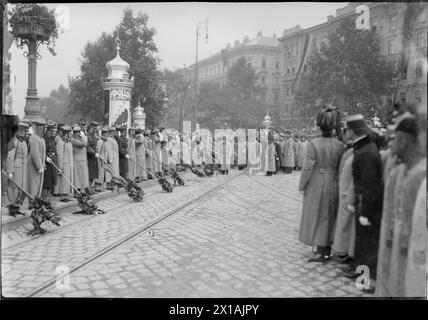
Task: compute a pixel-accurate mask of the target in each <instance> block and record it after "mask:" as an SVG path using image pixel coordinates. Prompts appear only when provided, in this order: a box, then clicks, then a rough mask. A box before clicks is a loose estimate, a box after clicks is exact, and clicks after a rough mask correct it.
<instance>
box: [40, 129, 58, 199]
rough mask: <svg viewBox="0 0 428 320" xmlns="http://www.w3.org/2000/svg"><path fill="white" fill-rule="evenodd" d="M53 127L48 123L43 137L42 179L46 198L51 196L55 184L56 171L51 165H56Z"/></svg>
mask: <svg viewBox="0 0 428 320" xmlns="http://www.w3.org/2000/svg"><path fill="white" fill-rule="evenodd" d="M54 127H55V125H54V124H53V123H52V122H50V123H48V124H47V126H46V131H45V133H44V136H43V139H44V140H45V146H46V160H47V162H46V170H45V171H44V177H43V192H44V194H45V195H46V196H48V195H52V194H53V191H54V187H55V185H56V182H57V172H56V171H57V170H56V169H55V167H54V166H53V164H52V163H51V162H53V163H54V164H55V165H56V163H57V156H56V147H55V137H54V136H53V135H52V129H53V128H54Z"/></svg>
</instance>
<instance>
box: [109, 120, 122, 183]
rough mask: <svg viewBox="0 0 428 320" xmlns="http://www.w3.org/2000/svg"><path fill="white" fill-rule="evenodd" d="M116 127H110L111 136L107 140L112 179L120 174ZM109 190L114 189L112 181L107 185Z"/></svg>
mask: <svg viewBox="0 0 428 320" xmlns="http://www.w3.org/2000/svg"><path fill="white" fill-rule="evenodd" d="M115 132H116V128H115V127H113V126H112V127H109V136H108V138H107V144H108V145H109V149H110V150H111V165H110V168H111V170H110V169H109V175H110V177H117V175H118V174H119V146H118V145H117V141H116V139H115V137H114V136H115ZM107 188H108V189H113V183H112V181H111V178H110V181H109V182H108V183H107Z"/></svg>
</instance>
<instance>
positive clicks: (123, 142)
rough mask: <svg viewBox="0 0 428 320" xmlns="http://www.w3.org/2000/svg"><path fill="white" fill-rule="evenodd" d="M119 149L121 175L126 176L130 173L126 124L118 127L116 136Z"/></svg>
mask: <svg viewBox="0 0 428 320" xmlns="http://www.w3.org/2000/svg"><path fill="white" fill-rule="evenodd" d="M114 138H115V139H116V142H117V147H118V150H119V175H120V176H121V177H122V178H126V177H127V175H128V159H129V155H128V138H127V137H126V126H121V127H119V128H117V129H116V134H115V136H114Z"/></svg>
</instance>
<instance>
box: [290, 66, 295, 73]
mask: <svg viewBox="0 0 428 320" xmlns="http://www.w3.org/2000/svg"><path fill="white" fill-rule="evenodd" d="M291 73H292V74H294V66H293V69H292V71H291Z"/></svg>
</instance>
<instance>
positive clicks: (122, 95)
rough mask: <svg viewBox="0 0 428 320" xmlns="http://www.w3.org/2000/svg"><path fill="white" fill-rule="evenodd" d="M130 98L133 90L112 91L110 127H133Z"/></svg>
mask: <svg viewBox="0 0 428 320" xmlns="http://www.w3.org/2000/svg"><path fill="white" fill-rule="evenodd" d="M130 97H131V90H129V89H125V88H123V89H110V101H109V107H110V108H109V109H110V112H109V125H110V126H115V127H121V126H123V125H126V126H127V127H128V128H129V127H130V125H131V113H130Z"/></svg>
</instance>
